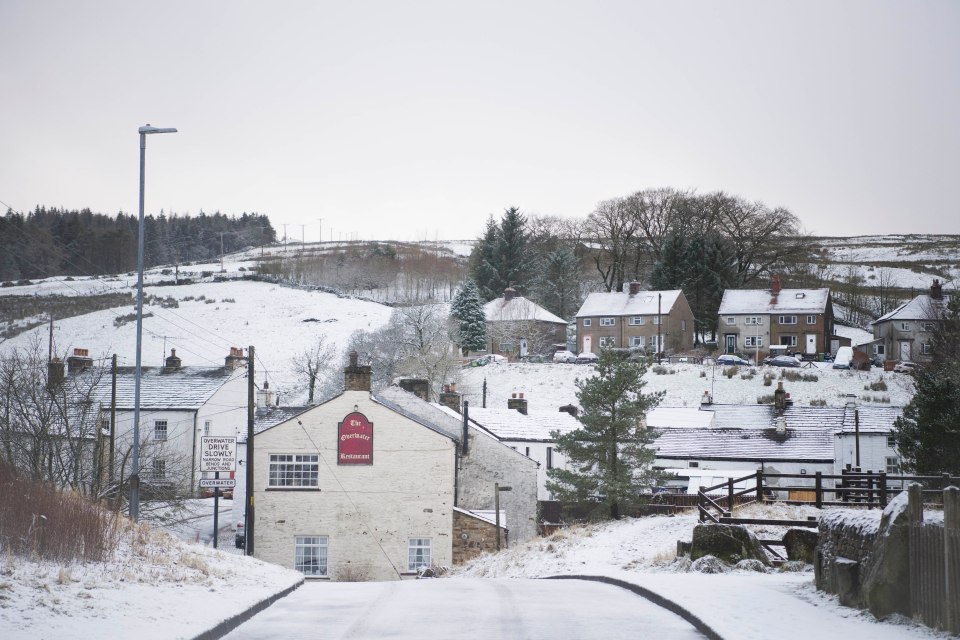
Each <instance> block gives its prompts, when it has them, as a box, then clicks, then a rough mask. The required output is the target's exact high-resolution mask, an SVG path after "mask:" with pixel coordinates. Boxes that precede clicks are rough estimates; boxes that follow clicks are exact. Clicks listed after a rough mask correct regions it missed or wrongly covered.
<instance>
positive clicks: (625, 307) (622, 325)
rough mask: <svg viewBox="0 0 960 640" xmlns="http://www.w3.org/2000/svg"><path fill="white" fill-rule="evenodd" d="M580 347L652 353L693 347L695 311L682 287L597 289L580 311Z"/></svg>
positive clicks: (583, 348) (596, 350)
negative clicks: (626, 289) (625, 289)
mask: <svg viewBox="0 0 960 640" xmlns="http://www.w3.org/2000/svg"><path fill="white" fill-rule="evenodd" d="M576 319H577V348H578V349H579V350H580V351H581V352H589V353H595V352H598V351H599V350H600V349H604V348H632V349H643V350H645V351H647V352H649V353H657V352H664V353H668V352H682V351H687V350H689V349H692V348H693V342H694V323H693V311H691V310H690V304H689V303H688V302H687V298H686V296H684V295H683V292H682V291H680V290H679V289H676V290H673V291H641V290H640V283H639V282H631V283H630V285H629V289H628V291H610V292H595V293H591V294H590V295H588V296H587V299H586V300H584V301H583V305H581V307H580V310H579V311H577V316H576Z"/></svg>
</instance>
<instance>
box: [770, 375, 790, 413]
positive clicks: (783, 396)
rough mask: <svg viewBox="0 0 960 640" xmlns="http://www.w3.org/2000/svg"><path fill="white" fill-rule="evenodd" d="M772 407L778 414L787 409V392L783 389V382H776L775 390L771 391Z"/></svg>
mask: <svg viewBox="0 0 960 640" xmlns="http://www.w3.org/2000/svg"><path fill="white" fill-rule="evenodd" d="M773 407H774V409H775V410H776V412H777V414H778V415H782V414H783V412H784V411H786V409H787V392H786V391H784V390H783V382H778V383H777V390H776V391H774V392H773Z"/></svg>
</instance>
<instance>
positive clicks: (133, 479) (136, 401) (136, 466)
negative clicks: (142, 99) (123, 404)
mask: <svg viewBox="0 0 960 640" xmlns="http://www.w3.org/2000/svg"><path fill="white" fill-rule="evenodd" d="M176 132H177V130H176V129H172V128H167V129H161V128H160V127H154V126H151V125H149V124H147V125H145V126H142V127H140V128H139V129H137V133H139V134H140V224H139V227H140V228H139V232H138V242H137V368H136V384H135V386H134V392H133V465H132V468H131V470H130V471H131V473H130V518H131V519H133V521H134V522H137V521H138V520H139V519H140V347H141V343H142V341H143V185H144V164H145V162H146V157H147V135H148V134H151V133H176ZM191 482H192V479H191Z"/></svg>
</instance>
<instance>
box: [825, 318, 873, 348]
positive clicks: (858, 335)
mask: <svg viewBox="0 0 960 640" xmlns="http://www.w3.org/2000/svg"><path fill="white" fill-rule="evenodd" d="M833 332H834V333H835V334H837V335H838V336H840V337H841V338H849V339H850V346H852V347H860V346H862V345H865V344H870V343H871V342H873V340H874V337H873V334H872V333H870V332H869V331H864V330H863V329H860V328H859V327H844V326H842V325H839V324H838V325H834V327H833Z"/></svg>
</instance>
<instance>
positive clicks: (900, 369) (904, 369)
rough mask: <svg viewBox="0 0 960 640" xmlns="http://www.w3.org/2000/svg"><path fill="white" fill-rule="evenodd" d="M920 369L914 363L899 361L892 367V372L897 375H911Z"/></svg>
mask: <svg viewBox="0 0 960 640" xmlns="http://www.w3.org/2000/svg"><path fill="white" fill-rule="evenodd" d="M919 368H920V365H918V364H917V363H916V362H910V361H909V360H901V361H900V362H898V363H897V364H895V365H894V366H893V370H894V371H896V372H897V373H912V372H914V371H916V370H917V369H919Z"/></svg>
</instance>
